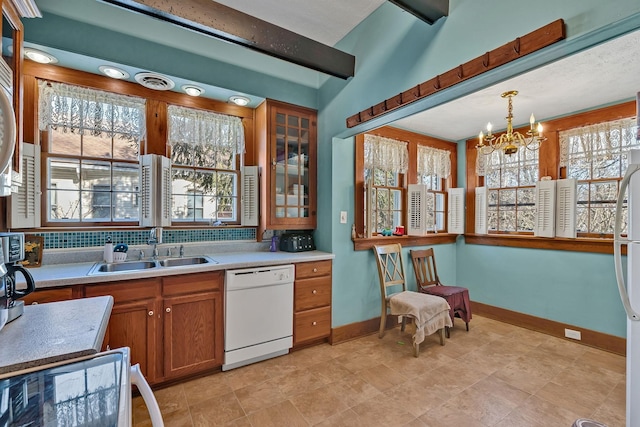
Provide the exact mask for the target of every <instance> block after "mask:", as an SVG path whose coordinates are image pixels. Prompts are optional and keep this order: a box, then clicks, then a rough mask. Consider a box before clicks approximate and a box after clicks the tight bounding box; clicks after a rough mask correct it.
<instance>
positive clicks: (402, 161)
mask: <svg viewBox="0 0 640 427" xmlns="http://www.w3.org/2000/svg"><path fill="white" fill-rule="evenodd" d="M364 167H365V168H367V169H380V170H383V171H385V172H394V173H406V172H407V169H408V168H409V149H408V148H407V143H406V142H404V141H398V140H395V139H391V138H384V137H382V136H377V135H368V134H365V136H364Z"/></svg>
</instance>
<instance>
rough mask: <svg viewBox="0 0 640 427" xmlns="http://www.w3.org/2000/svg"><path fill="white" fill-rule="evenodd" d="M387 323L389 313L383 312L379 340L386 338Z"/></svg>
mask: <svg viewBox="0 0 640 427" xmlns="http://www.w3.org/2000/svg"><path fill="white" fill-rule="evenodd" d="M386 323H387V313H385V312H383V313H382V316H380V332H379V333H378V338H382V337H384V328H385V326H386Z"/></svg>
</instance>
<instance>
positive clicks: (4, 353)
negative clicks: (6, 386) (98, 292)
mask: <svg viewBox="0 0 640 427" xmlns="http://www.w3.org/2000/svg"><path fill="white" fill-rule="evenodd" d="M112 307H113V297H110V296H101V297H96V298H82V299H75V300H69V301H61V302H52V303H47V304H36V305H27V306H25V308H24V313H23V314H22V316H20V317H18V318H17V319H15V320H14V321H13V322H11V323H8V324H6V325H5V326H4V328H2V330H0V374H5V373H8V372H13V371H17V370H23V369H28V368H32V367H35V366H40V365H44V364H48V363H54V362H59V361H62V360H67V359H72V358H76V357H80V356H87V355H90V354H95V353H97V352H99V351H100V349H101V347H102V342H103V340H104V336H105V333H106V330H107V325H108V324H109V316H110V315H111V309H112Z"/></svg>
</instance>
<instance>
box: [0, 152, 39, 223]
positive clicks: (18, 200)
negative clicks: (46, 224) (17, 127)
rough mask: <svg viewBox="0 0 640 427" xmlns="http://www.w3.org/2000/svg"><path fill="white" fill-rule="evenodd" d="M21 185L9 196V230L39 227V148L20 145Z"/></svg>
mask: <svg viewBox="0 0 640 427" xmlns="http://www.w3.org/2000/svg"><path fill="white" fill-rule="evenodd" d="M21 175H22V183H21V184H20V186H19V187H18V191H17V192H16V193H13V194H12V195H11V198H10V199H9V203H10V205H11V207H10V209H9V212H10V213H11V214H10V217H9V218H8V221H7V223H8V226H9V228H35V227H40V224H41V218H40V212H41V210H40V209H41V197H40V196H41V194H42V191H41V189H40V176H41V175H40V146H39V145H38V146H36V145H34V144H27V143H23V144H22V174H21Z"/></svg>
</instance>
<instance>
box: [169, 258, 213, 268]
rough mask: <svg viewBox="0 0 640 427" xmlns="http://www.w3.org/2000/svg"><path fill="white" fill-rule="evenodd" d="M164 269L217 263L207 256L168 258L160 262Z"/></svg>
mask: <svg viewBox="0 0 640 427" xmlns="http://www.w3.org/2000/svg"><path fill="white" fill-rule="evenodd" d="M158 262H159V263H160V265H161V266H162V267H184V266H187V265H198V264H208V263H211V262H213V263H217V262H216V261H215V260H213V259H211V258H209V257H207V256H194V257H184V258H167V259H163V260H160V261H158Z"/></svg>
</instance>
